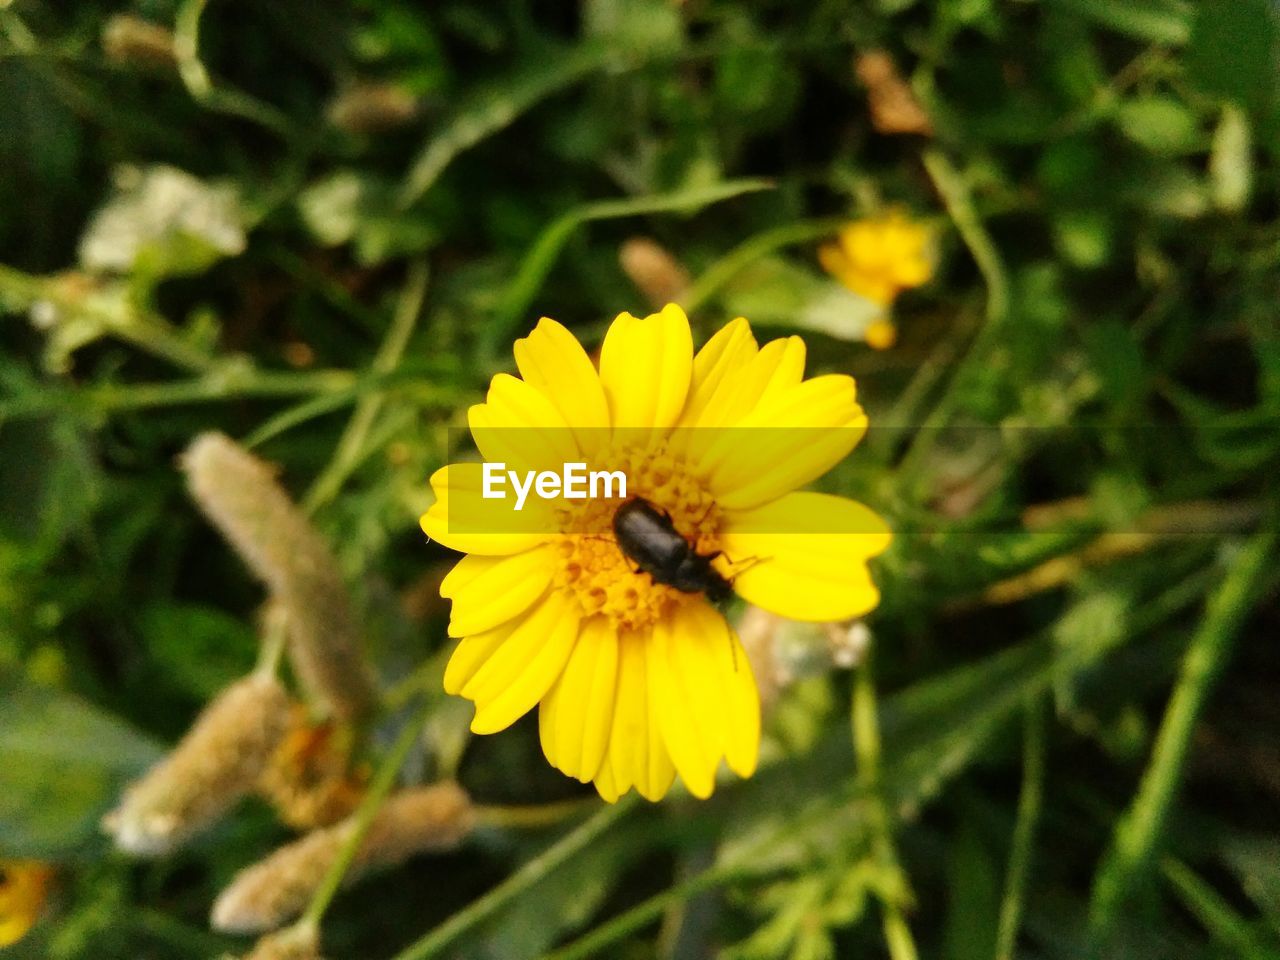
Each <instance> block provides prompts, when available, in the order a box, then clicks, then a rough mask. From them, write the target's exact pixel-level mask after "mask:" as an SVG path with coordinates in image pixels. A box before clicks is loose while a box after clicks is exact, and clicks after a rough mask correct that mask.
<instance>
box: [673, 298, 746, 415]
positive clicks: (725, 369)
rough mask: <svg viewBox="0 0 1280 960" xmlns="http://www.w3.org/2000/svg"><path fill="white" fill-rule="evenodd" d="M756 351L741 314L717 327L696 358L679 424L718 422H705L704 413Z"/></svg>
mask: <svg viewBox="0 0 1280 960" xmlns="http://www.w3.org/2000/svg"><path fill="white" fill-rule="evenodd" d="M757 352H759V351H758V348H757V346H756V338H755V337H754V336H752V334H751V325H750V324H749V323H747V321H746V320H745V319H744V318H742V317H738V318H737V319H736V320H734V321H733V322H732V323H727V324H725V325H724V326H723V327H721V328H720V329H719V330H718V331H716V333H715V335H714V336H713V337H712V338H711V339H710V340H708V341H707V342H706V343H705V344H704V345H703V347H702V349H701V350H699V351H698V353H697V355H696V356H695V357H694V358H693V380H692V383H691V386H690V389H689V399H688V402H687V403H686V404H685V408H684V412H683V413H682V414H681V416H680V426H681V427H698V426H715V425H716V424H707V423H704V422H703V419H702V417H703V414H704V413H705V412H706V410H707V407H708V406H711V405H712V404H713V402H714V400H715V398H716V396H717V395H718V394H721V393H723V392H724V391H723V388H724V386H725V381H726V379H730V378H732V376H733V375H734V374H736V373H737V372H738V371H739V370H741V369H742V368H743V367H745V366H746V365H747V364H749V363H750V362H751V360H752V358H753V357H755V355H756V353H757Z"/></svg>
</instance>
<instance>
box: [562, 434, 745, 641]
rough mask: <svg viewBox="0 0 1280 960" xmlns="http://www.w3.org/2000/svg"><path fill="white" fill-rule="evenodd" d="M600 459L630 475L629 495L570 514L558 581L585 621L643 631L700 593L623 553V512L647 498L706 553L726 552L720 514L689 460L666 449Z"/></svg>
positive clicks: (615, 452)
mask: <svg viewBox="0 0 1280 960" xmlns="http://www.w3.org/2000/svg"><path fill="white" fill-rule="evenodd" d="M599 459H600V460H601V461H602V462H603V464H604V467H603V469H607V470H622V471H623V472H624V473H625V474H626V477H627V497H626V499H623V498H611V499H606V498H599V499H589V500H584V501H583V502H582V503H581V504H573V505H571V506H567V507H565V508H564V509H563V511H562V514H561V523H560V530H561V532H562V536H561V538H560V542H559V544H558V550H559V555H560V569H559V570H558V571H557V572H556V575H555V579H554V580H553V583H554V584H555V586H557V587H559V588H561V589H564V590H567V591H568V592H569V593H571V594H573V596H574V597H575V598H576V599H577V601H578V604H579V605H580V606H581V608H582V614H583V616H584V617H590V616H594V615H596V614H603V615H604V616H607V617H608V618H609V619H610V621H611V622H612V623H613V626H614V627H615V628H616V629H618V630H639V629H642V628H644V627H648V626H650V625H652V624H653V623H654V622H655V621H657V620H658V619H659V618H661V617H663V616H665V615H666V614H667V612H668V611H669V610H670V609H671V607H672V606H674V605H675V604H679V603H687V602H689V601H690V600H691V599H693V598H694V596H695V595H694V594H688V593H682V592H681V591H679V590H677V589H675V588H674V587H670V586H667V585H666V584H663V583H657V582H656V581H655V580H654V579H653V577H651V576H650V575H649V574H647V573H643V572H637V570H636V563H635V561H634V560H632V559H631V558H630V557H628V556H627V555H626V554H624V553H623V552H622V549H621V548H620V547H619V546H618V542H617V538H616V537H615V536H614V533H613V516H614V514H615V513H617V511H618V508H619V507H620V506H622V504H623V503H625V502H626V500H630V499H633V498H635V497H640V498H642V499H644V500H647V501H648V502H649V503H651V504H653V505H654V506H655V507H657V508H658V509H659V510H660V511H662V512H663V513H665V514H666V515H667V516H669V517H670V518H671V522H672V524H673V525H674V526H675V529H676V531H677V532H678V533H679V534H680V535H681V536H682V537H684V538H685V539H686V540H688V541H689V542H690V543H691V544H693V547H694V549H695V550H696V551H697V552H698V553H700V554H704V555H705V554H711V553H714V552H715V551H716V550H717V549H719V542H720V538H719V535H718V531H719V528H720V509H719V507H717V506H716V503H715V501H714V500H713V499H712V497H711V494H710V493H709V492H708V491H707V490H706V488H705V487H703V486H702V484H701V482H700V481H698V480H697V478H695V477H694V476H693V475H692V473H691V472H690V471H689V469H688V467H687V466H686V464H685V462H684V460H683V458H681V457H680V456H679V455H678V454H675V453H672V452H670V451H669V450H667V449H666V446H665V444H664V445H660V446H657V447H649V448H643V447H639V446H636V445H625V446H621V447H610V448H608V449H606V450H605V451H604V452H603V453H602V454H601V456H600V457H599ZM593 469H599V468H598V467H597V468H593Z"/></svg>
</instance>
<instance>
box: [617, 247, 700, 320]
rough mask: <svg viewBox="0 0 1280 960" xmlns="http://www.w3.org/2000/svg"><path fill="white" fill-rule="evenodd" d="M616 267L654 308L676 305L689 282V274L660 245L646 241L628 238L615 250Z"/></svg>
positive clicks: (687, 290) (687, 287)
mask: <svg viewBox="0 0 1280 960" xmlns="http://www.w3.org/2000/svg"><path fill="white" fill-rule="evenodd" d="M618 264H619V266H621V267H622V272H623V273H625V274H626V275H627V277H628V279H630V281H631V282H632V283H634V284H635V285H636V289H637V290H639V291H640V292H641V293H642V294H644V297H645V299H646V300H648V301H649V303H650V304H652V305H653V306H654V307H661V306H663V305H665V304H668V303H679V302H680V301H681V300H682V299H683V298H684V295H685V294H686V293H688V292H689V285H690V283H691V282H692V281H691V280H690V278H689V271H688V270H686V269H685V268H684V267H683V266H681V265H680V261H679V260H677V259H676V258H675V257H674V256H672V255H671V253H670V252H669V251H668V250H667V249H666V248H665V247H663V246H662V245H660V244H659V243H657V242H656V241H654V240H651V239H649V238H648V237H632V238H631V239H629V240H627V241H626V242H624V243H623V244H622V246H621V247H620V248H619V250H618Z"/></svg>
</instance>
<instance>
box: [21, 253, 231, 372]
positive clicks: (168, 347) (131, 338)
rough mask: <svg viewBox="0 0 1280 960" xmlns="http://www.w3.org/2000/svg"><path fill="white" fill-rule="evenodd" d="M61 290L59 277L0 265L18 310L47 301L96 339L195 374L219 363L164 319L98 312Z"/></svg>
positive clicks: (132, 311) (135, 311) (144, 314)
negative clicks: (115, 340)
mask: <svg viewBox="0 0 1280 960" xmlns="http://www.w3.org/2000/svg"><path fill="white" fill-rule="evenodd" d="M59 287H60V285H59V282H58V278H57V277H40V276H35V275H33V274H29V273H24V272H23V271H21V270H15V269H14V268H13V267H7V266H4V265H3V264H0V297H3V296H7V297H9V298H10V299H11V300H12V301H13V305H14V306H16V307H17V308H18V309H29V308H30V307H31V306H32V305H33V304H35V303H37V302H39V301H47V302H49V303H51V304H53V305H54V306H55V307H57V308H58V310H60V311H63V312H65V313H67V314H70V315H73V316H76V317H79V318H82V319H83V320H85V321H87V322H88V323H89V324H91V325H92V326H93V328H94V331H95V334H96V335H99V336H108V335H109V336H113V337H116V338H118V339H120V340H123V341H125V342H126V343H128V344H130V345H131V346H134V347H137V348H138V349H139V350H143V351H145V352H147V353H149V354H151V355H152V356H155V357H159V358H160V359H162V360H167V361H168V362H169V363H172V364H173V365H174V366H176V367H181V368H183V369H185V370H189V371H191V372H193V373H205V372H207V371H209V370H211V369H212V368H213V367H214V365H215V364H216V363H217V362H218V360H217V358H216V357H213V356H211V355H209V354H208V353H206V352H204V351H203V350H200V349H198V348H196V347H193V346H192V345H191V344H190V343H188V342H187V341H186V340H184V339H182V337H181V336H179V335H178V334H177V333H176V332H175V331H174V329H173V328H172V327H171V326H170V325H169V324H168V323H167V322H166V321H165V320H164V319H163V318H161V317H158V316H156V315H154V314H151V313H147V312H145V311H143V310H139V309H137V307H136V306H134V305H130V306H129V308H128V312H127V313H125V314H124V315H123V316H120V315H117V314H115V313H112V312H109V311H106V310H102V309H99V308H97V307H95V306H93V305H92V304H90V303H87V302H85V300H84V299H83V298H80V297H72V296H67V295H66V294H65V293H64V292H63V291H62V290H61V289H60V288H59Z"/></svg>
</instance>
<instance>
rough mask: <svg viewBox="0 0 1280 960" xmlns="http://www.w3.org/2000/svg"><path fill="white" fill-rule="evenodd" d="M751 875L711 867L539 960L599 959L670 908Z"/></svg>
mask: <svg viewBox="0 0 1280 960" xmlns="http://www.w3.org/2000/svg"><path fill="white" fill-rule="evenodd" d="M751 875H752V874H751V872H750V871H747V870H744V869H743V868H742V867H727V866H720V867H711V868H710V869H708V870H704V871H702V872H701V873H699V874H697V875H695V876H693V877H690V878H689V879H688V880H685V881H684V882H683V883H678V884H676V885H675V886H673V887H670V888H669V889H667V890H663V891H662V892H661V893H659V894H656V895H655V896H652V897H650V898H649V899H648V900H645V901H644V902H643V903H640V904H637V905H636V906H634V907H632V908H631V909H630V910H627V911H626V912H625V913H621V914H619V915H618V916H616V917H614V918H613V919H612V920H610V921H609V922H608V923H603V924H601V925H600V926H598V927H596V929H594V930H592V931H591V932H590V933H588V934H586V935H585V936H583V937H580V938H578V939H577V940H575V941H574V942H573V943H571V944H569V945H567V946H564V947H561V948H560V949H559V950H556V951H554V952H552V953H548V954H547V955H546V956H544V957H543V958H542V960H581V958H583V957H592V956H596V955H600V954H601V953H602V951H603V950H604V948H605V947H608V946H610V945H611V944H614V943H617V942H618V941H619V940H621V939H622V938H623V937H626V936H627V935H628V934H631V933H635V932H636V931H637V930H641V929H643V928H644V927H646V926H648V925H649V924H650V923H653V922H654V921H655V920H657V919H658V918H659V917H661V916H662V914H663V913H664V912H665V911H666V910H667V909H668V908H669V907H672V906H675V905H676V904H680V903H683V902H685V901H687V900H689V899H691V898H692V897H695V896H697V895H698V894H700V893H705V892H706V891H708V890H713V889H715V888H716V887H718V886H721V885H722V884H727V883H731V882H733V881H734V880H735V879H738V878H740V877H742V878H746V877H748V876H751Z"/></svg>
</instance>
